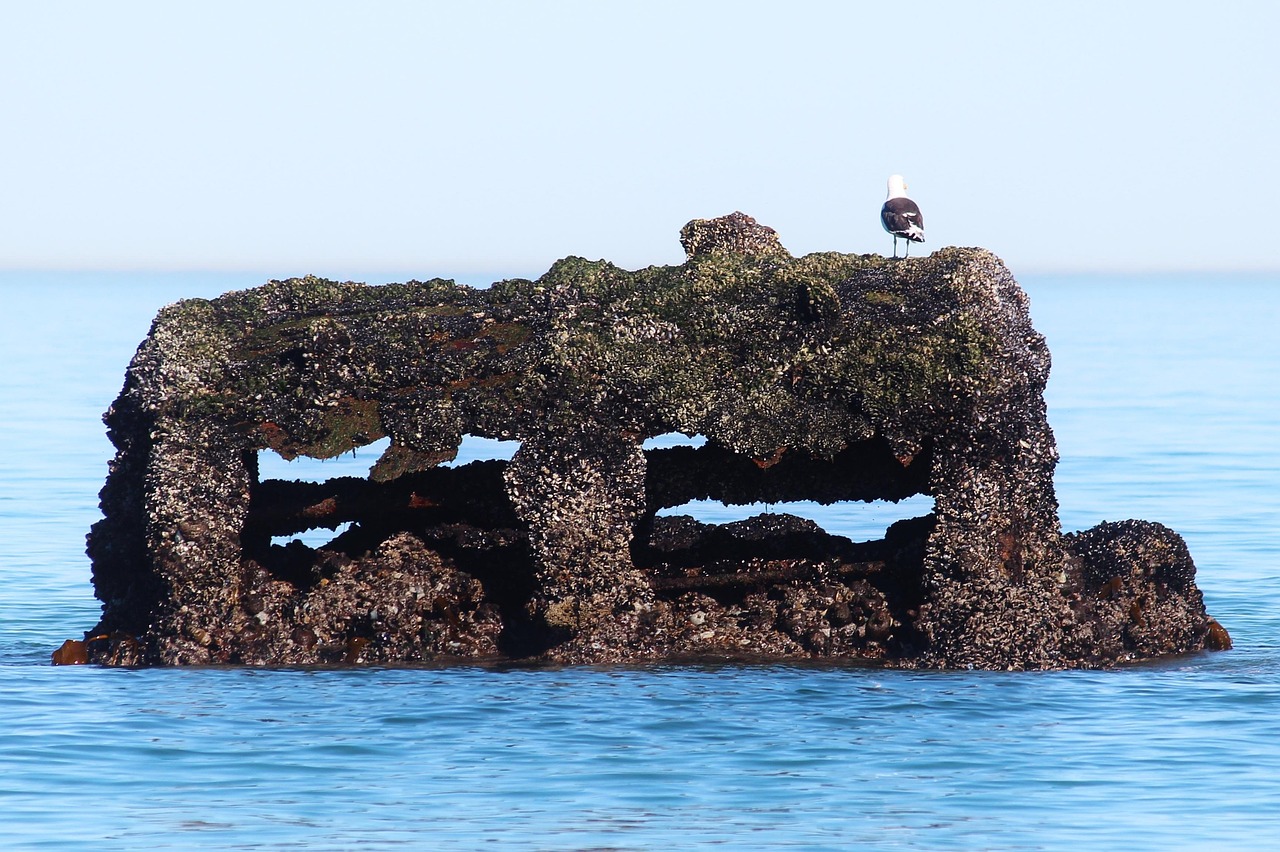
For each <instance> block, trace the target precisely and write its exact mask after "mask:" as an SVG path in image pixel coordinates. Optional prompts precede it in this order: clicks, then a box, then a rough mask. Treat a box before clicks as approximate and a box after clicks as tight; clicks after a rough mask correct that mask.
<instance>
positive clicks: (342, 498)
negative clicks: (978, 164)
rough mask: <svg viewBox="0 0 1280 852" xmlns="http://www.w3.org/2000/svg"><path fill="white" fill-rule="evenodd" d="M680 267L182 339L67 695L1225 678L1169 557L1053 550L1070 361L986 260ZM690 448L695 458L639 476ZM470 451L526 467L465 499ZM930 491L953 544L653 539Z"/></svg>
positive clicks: (114, 425) (110, 417)
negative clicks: (356, 668)
mask: <svg viewBox="0 0 1280 852" xmlns="http://www.w3.org/2000/svg"><path fill="white" fill-rule="evenodd" d="M680 237H681V242H682V244H683V246H684V248H685V251H686V254H687V260H686V261H685V262H684V263H683V264H681V265H678V266H654V267H649V268H645V269H639V270H635V271H628V270H624V269H621V268H618V267H617V266H614V265H613V264H610V263H608V262H606V261H588V260H584V259H581V258H576V257H570V258H566V259H564V260H561V261H559V262H557V263H556V264H554V265H553V266H552V267H551V269H550V270H548V271H547V272H546V274H544V275H542V276H541V277H540V278H538V279H536V280H526V279H512V280H504V281H498V282H496V283H494V284H493V285H492V286H491V287H489V288H487V289H476V288H470V287H466V286H462V285H458V284H456V283H454V282H452V281H447V280H431V281H411V282H408V283H403V284H388V285H383V286H366V285H363V284H358V283H340V282H334V281H328V280H323V279H318V278H303V279H293V280H288V281H271V282H269V283H267V284H265V285H263V286H261V287H257V288H254V289H250V290H245V291H240V292H234V293H228V294H226V295H224V296H221V297H219V298H216V299H212V300H203V299H190V300H185V301H181V302H178V303H176V304H173V305H170V306H168V307H166V308H164V309H163V310H161V311H160V313H159V315H158V316H157V317H156V319H155V322H154V324H153V326H152V328H151V331H150V333H149V334H148V336H147V338H146V339H145V340H144V341H143V342H142V344H141V346H140V347H139V348H138V351H137V354H136V355H135V356H134V358H133V361H132V363H131V364H130V365H129V368H128V371H127V374H126V377H125V383H124V388H123V390H122V391H121V393H120V396H119V398H118V399H116V401H115V402H114V403H113V404H112V405H111V408H110V410H109V411H108V412H107V414H106V415H105V418H104V419H105V422H106V424H107V426H108V429H109V436H110V439H111V441H112V443H113V444H114V446H115V448H116V454H115V457H114V459H113V460H112V461H111V463H110V467H109V473H108V476H107V480H106V484H105V486H104V488H103V489H102V492H101V500H102V504H101V505H102V511H103V518H102V520H100V521H99V522H98V523H97V524H95V525H94V527H93V529H92V531H91V533H90V535H89V538H88V553H89V556H90V558H91V560H92V566H93V583H94V587H95V592H96V595H97V597H98V598H99V599H100V600H101V601H102V604H103V611H102V618H101V621H100V623H99V624H97V625H96V626H95V627H93V628H92V629H90V630H88V631H87V632H86V634H85V637H84V639H83V640H74V641H68V642H67V643H66V644H65V645H64V646H63V647H62V648H61V649H59V651H58V652H56V653H55V655H54V657H55V662H62V663H67V662H95V663H100V664H107V665H120V666H136V665H193V664H224V663H229V664H246V665H325V664H358V663H370V664H395V663H450V662H459V661H461V662H485V661H531V662H550V663H568V664H578V663H632V662H652V661H684V660H752V661H755V660H768V661H777V660H787V661H792V660H840V661H857V662H865V663H870V664H876V665H890V666H897V667H916V668H956V667H976V668H984V669H1046V668H1067V667H1097V666H1106V665H1111V664H1115V663H1117V662H1123V661H1129V660H1137V659H1143V658H1151V657H1157V656H1163V655H1171V654H1181V653H1187V652H1192V651H1198V650H1202V649H1224V648H1227V647H1229V646H1230V638H1229V637H1228V635H1227V632H1226V631H1225V630H1224V629H1223V628H1222V627H1221V626H1220V625H1218V624H1217V622H1215V621H1214V620H1213V619H1212V618H1210V617H1209V616H1208V615H1207V614H1206V612H1205V607H1204V603H1203V600H1202V597H1201V593H1200V591H1199V589H1198V588H1197V587H1196V583H1195V571H1196V569H1195V565H1194V563H1193V562H1192V559H1191V557H1190V555H1189V553H1188V551H1187V547H1186V545H1185V543H1184V542H1183V540H1182V539H1181V538H1180V537H1179V536H1178V535H1177V534H1176V533H1175V532H1173V531H1172V530H1170V529H1168V528H1166V527H1163V526H1161V525H1159V524H1155V523H1149V522H1145V521H1121V522H1118V523H1107V524H1102V525H1100V526H1098V527H1096V528H1094V529H1091V530H1087V531H1084V532H1079V533H1072V534H1064V533H1063V532H1062V530H1061V528H1060V523H1059V519H1058V511H1057V500H1056V497H1055V494H1054V487H1053V473H1054V467H1055V464H1056V462H1057V450H1056V447H1055V443H1054V437H1053V433H1052V431H1051V430H1050V427H1049V424H1048V422H1047V419H1046V412H1045V404H1044V399H1043V391H1044V387H1045V382H1046V380H1047V378H1048V375H1049V366H1050V358H1049V352H1048V349H1047V348H1046V345H1045V341H1044V339H1043V337H1042V336H1041V335H1040V334H1039V333H1037V332H1036V330H1035V329H1034V328H1033V327H1032V324H1031V321H1030V317H1029V313H1028V300H1027V298H1026V296H1025V294H1024V293H1023V292H1022V290H1021V289H1020V288H1019V287H1018V285H1017V283H1016V282H1015V280H1014V278H1013V276H1012V275H1011V274H1010V272H1009V270H1008V269H1007V268H1006V267H1005V266H1004V264H1003V263H1002V262H1001V261H1000V260H999V259H998V258H997V257H996V256H994V255H993V254H991V253H990V252H988V251H985V250H982V249H970V248H945V249H942V250H939V251H937V252H935V253H933V254H932V255H931V256H929V257H926V258H920V259H916V258H912V259H910V260H890V259H887V258H884V257H882V256H878V255H850V254H841V253H835V252H823V253H816V254H809V255H805V256H803V257H794V256H792V255H791V254H790V253H789V252H788V251H787V250H786V249H785V248H784V247H783V245H782V244H781V242H780V241H779V239H778V236H777V234H776V233H775V232H774V231H773V230H772V229H770V228H767V227H765V226H763V225H760V224H758V223H756V222H755V221H754V220H753V219H751V218H750V217H748V216H745V215H743V214H740V213H735V214H732V215H729V216H725V217H721V218H718V219H711V220H695V221H693V222H690V223H689V224H688V225H686V226H685V227H684V229H683V230H682V231H681V235H680ZM671 433H682V434H684V435H689V436H694V435H698V436H703V437H704V438H705V443H703V444H702V445H701V446H696V447H695V446H677V447H671V448H667V449H648V450H646V449H645V448H644V444H645V442H646V440H647V439H650V438H654V437H655V436H661V435H667V434H671ZM464 435H477V436H485V437H490V438H496V439H503V440H509V441H517V442H519V449H518V450H517V451H516V452H515V455H514V457H512V458H511V459H510V461H500V460H488V461H478V462H473V463H471V464H465V465H461V466H456V467H450V466H442V463H443V462H446V461H449V460H451V459H453V458H454V456H455V454H456V453H457V450H458V447H459V444H460V442H461V440H462V438H463V436H464ZM384 437H389V439H390V443H389V446H388V448H387V449H386V451H385V452H384V453H382V454H381V457H380V458H378V459H377V460H376V463H374V464H373V466H372V468H371V470H370V472H369V475H368V476H367V477H364V478H355V477H347V478H337V479H331V480H330V481H328V482H322V483H304V482H287V481H281V480H262V479H260V477H259V473H258V458H259V453H261V452H264V451H274V452H276V453H279V454H280V455H282V456H284V457H285V458H294V457H297V456H311V457H315V458H331V457H334V456H337V455H340V454H343V453H347V452H350V451H352V450H353V448H357V447H361V446H364V445H367V444H369V443H371V442H374V441H377V440H380V439H382V438H384ZM916 494H924V495H929V496H931V497H932V499H933V503H934V505H933V511H932V512H931V513H929V514H928V515H926V516H924V517H920V518H916V519H912V520H905V521H900V522H897V523H895V524H893V525H892V526H891V527H890V528H889V529H887V530H886V531H885V534H884V536H883V537H882V538H879V539H876V540H872V541H853V540H851V539H849V538H845V537H841V536H838V535H833V534H829V533H827V532H826V531H824V530H823V529H821V528H820V527H819V526H818V525H817V524H814V523H813V522H811V521H806V520H802V519H800V518H797V517H793V516H790V515H787V514H780V513H773V512H767V513H765V514H762V515H759V516H757V517H755V518H752V519H749V520H745V521H739V522H737V523H732V524H723V525H713V524H706V523H700V522H698V521H696V520H694V519H692V518H690V517H687V516H682V515H669V514H660V512H661V511H662V510H664V509H667V510H670V509H671V508H672V507H679V506H682V505H684V504H686V503H688V502H689V501H691V500H695V499H710V500H718V501H722V502H724V503H727V504H750V503H755V502H765V503H773V504H782V503H785V502H787V501H793V500H814V501H818V502H820V503H824V504H834V503H845V502H852V501H872V500H895V501H896V500H901V499H902V498H905V497H908V496H910V495H916ZM345 524H349V525H350V526H349V528H347V529H346V530H345V532H342V533H341V534H340V535H337V536H336V537H335V538H334V539H333V540H332V541H331V542H329V543H328V544H326V545H324V546H321V547H317V548H312V547H308V546H306V545H303V544H302V543H300V542H297V541H294V542H291V543H290V544H287V545H281V544H278V543H273V538H274V539H280V538H281V537H288V536H291V535H293V534H296V533H299V532H301V531H304V530H308V529H313V528H321V527H325V528H329V529H336V528H338V527H339V526H340V525H345Z"/></svg>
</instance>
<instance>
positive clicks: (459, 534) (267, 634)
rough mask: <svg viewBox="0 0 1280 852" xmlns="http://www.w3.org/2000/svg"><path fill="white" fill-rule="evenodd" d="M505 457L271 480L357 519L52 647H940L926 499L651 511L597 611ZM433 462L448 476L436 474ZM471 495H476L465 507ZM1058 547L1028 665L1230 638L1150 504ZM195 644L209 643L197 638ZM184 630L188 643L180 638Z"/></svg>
mask: <svg viewBox="0 0 1280 852" xmlns="http://www.w3.org/2000/svg"><path fill="white" fill-rule="evenodd" d="M662 452H666V451H658V453H662ZM504 467H505V463H504V462H500V461H486V462H474V463H472V464H470V465H465V466H463V467H460V468H442V469H439V470H437V471H431V472H428V473H426V474H419V475H417V477H416V478H411V481H410V482H401V483H400V484H399V486H397V487H394V488H392V487H384V489H383V493H382V494H380V495H375V494H371V493H367V492H370V491H375V490H378V489H377V486H373V485H372V484H370V483H367V482H364V481H362V480H334V481H331V482H330V483H322V484H310V483H284V482H278V481H271V482H269V483H264V487H265V488H267V489H268V490H273V491H274V492H275V493H274V495H273V497H274V499H273V501H272V502H271V503H269V504H268V505H270V506H272V507H273V509H274V511H275V513H276V519H277V524H278V523H279V522H280V518H281V517H282V515H281V514H280V513H281V512H283V511H284V509H283V508H282V507H290V508H291V510H292V511H301V512H304V513H305V512H310V513H311V514H312V515H314V514H316V512H317V511H318V509H317V508H316V507H333V506H336V505H338V503H339V501H341V502H342V504H343V505H346V506H348V507H351V506H354V505H356V504H357V503H361V502H362V503H363V508H362V509H361V514H362V515H363V516H364V517H365V518H366V520H364V521H363V522H362V523H360V524H359V525H357V526H354V527H352V528H351V529H349V530H348V531H346V532H344V533H342V534H341V535H339V536H337V537H336V538H335V539H333V540H332V541H331V542H330V543H328V544H326V545H324V546H321V547H319V548H315V549H313V548H311V547H308V546H306V545H304V544H303V543H302V542H301V541H297V540H294V541H291V542H290V543H289V544H287V545H279V544H267V543H264V542H261V541H260V542H259V544H258V545H256V546H255V547H254V548H253V550H252V555H248V556H246V558H245V559H244V561H243V565H242V576H241V577H240V592H239V594H238V599H237V601H236V605H235V606H233V607H230V608H228V610H227V611H226V615H225V617H224V619H223V621H222V622H221V623H220V624H219V625H218V626H217V628H216V629H214V630H209V629H203V628H202V629H201V630H200V631H198V632H197V631H194V630H190V629H185V630H184V629H183V627H182V622H181V620H180V619H178V620H174V621H173V622H171V623H173V624H174V625H175V627H177V632H176V634H175V635H171V636H167V637H165V636H162V635H159V634H157V633H155V632H154V631H153V632H152V634H151V635H149V636H144V637H138V636H135V635H133V634H130V633H127V632H124V631H121V630H115V631H108V630H104V628H105V627H106V625H100V626H99V628H98V629H97V630H95V631H90V633H89V634H88V635H87V638H86V640H85V641H73V642H68V643H67V644H66V645H64V646H63V648H62V649H60V650H59V651H58V652H57V653H56V654H55V661H56V662H59V663H78V662H94V663H101V664H105V665H112V666H143V665H153V664H165V663H190V662H203V663H223V664H239V665H256V666H263V665H271V666H273V665H346V664H413V663H442V662H444V663H448V662H470V663H495V662H523V663H543V662H547V663H556V664H599V663H645V662H658V661H667V662H671V661H679V662H707V661H742V662H752V663H757V662H765V661H774V662H781V661H785V662H799V661H821V660H827V661H836V660H839V661H856V662H860V663H864V664H872V665H884V666H891V667H901V668H915V667H919V666H936V665H937V663H936V662H934V661H931V660H929V659H928V658H927V657H926V656H924V655H923V654H922V652H923V651H924V650H925V649H926V648H927V646H928V638H927V636H926V635H925V633H924V631H923V630H922V629H921V627H920V626H919V625H918V623H917V622H918V620H919V618H920V614H921V608H922V605H923V604H924V603H925V601H926V597H927V596H926V592H925V589H924V578H925V568H924V563H925V559H924V557H925V551H926V548H927V546H928V539H929V534H930V533H931V532H932V531H933V528H934V526H935V523H936V519H935V518H934V517H933V516H932V515H927V516H924V517H919V518H915V519H912V520H905V521H899V522H897V523H895V524H894V525H892V526H891V527H890V528H889V529H888V530H887V532H886V535H885V537H884V538H883V539H881V540H876V541H865V542H855V541H852V540H850V539H848V538H845V537H842V536H837V535H831V534H828V533H827V532H825V531H823V530H822V529H821V528H820V527H819V526H818V525H817V524H815V523H814V522H813V521H810V520H807V519H803V518H799V517H796V516H794V515H787V514H769V513H766V514H761V515H757V516H755V517H753V518H749V519H747V520H743V521H738V522H734V523H727V524H721V525H715V524H706V523H701V522H699V521H697V520H695V519H693V518H692V517H689V516H685V515H673V516H649V517H647V518H645V519H644V521H643V522H642V523H641V524H640V525H639V528H638V530H637V535H636V537H635V539H634V540H633V542H632V553H633V558H634V561H635V565H636V566H637V568H638V569H639V570H640V571H641V572H642V573H643V574H644V577H645V579H646V582H647V583H648V584H649V586H650V587H651V589H652V597H651V598H650V599H648V600H646V601H645V603H644V604H643V605H641V606H633V607H622V608H614V609H613V610H612V611H610V612H608V613H600V612H596V613H592V614H590V616H589V617H584V615H583V613H582V612H581V611H577V612H566V613H561V614H560V615H559V619H560V621H559V623H557V622H556V621H555V620H554V619H548V618H546V617H545V615H541V616H540V615H539V613H538V608H537V607H536V605H535V603H534V600H535V596H536V590H537V587H538V581H537V578H536V576H535V573H534V571H533V570H532V567H531V566H532V560H531V557H530V551H529V543H528V540H527V537H526V534H525V533H524V531H523V530H522V529H521V528H520V525H519V523H518V521H517V520H516V518H515V516H514V513H512V512H511V511H510V508H509V506H507V507H506V508H505V511H504V510H503V509H502V508H501V507H503V505H504V503H505V501H504V499H503V496H502V494H501V491H500V487H499V486H500V483H501V478H502V471H503V468H504ZM433 474H434V476H433ZM433 478H434V479H438V480H440V482H438V483H435V484H434V485H428V483H427V480H430V479H433ZM486 486H487V488H486ZM443 490H448V491H449V492H451V493H452V494H454V495H455V496H456V498H457V499H455V502H454V503H453V505H452V506H451V507H450V508H449V509H448V510H442V509H441V508H440V507H439V505H438V504H434V502H433V501H432V500H430V499H429V498H424V497H423V496H422V495H423V494H433V493H439V492H441V491H443ZM357 491H364V492H366V493H364V494H362V495H357V494H355V493H354V492H357ZM486 491H487V492H488V494H487V496H485V492H486ZM415 503H416V504H417V505H414V504H415ZM466 505H469V506H470V507H471V508H472V511H470V512H462V511H460V510H459V507H460V506H466ZM494 507H499V509H498V510H497V511H495V509H494ZM374 518H377V519H378V520H376V521H375V520H373V519H374ZM258 522H259V523H264V524H265V523H266V522H267V521H266V519H259V521H258ZM259 537H261V536H259ZM1064 545H1065V549H1066V553H1067V559H1066V560H1065V562H1064V569H1063V572H1062V577H1061V586H1062V592H1063V595H1064V599H1065V600H1066V601H1067V602H1068V604H1069V608H1070V610H1071V612H1072V614H1073V618H1072V619H1071V621H1070V622H1069V624H1066V625H1064V627H1066V628H1068V633H1069V635H1068V639H1067V641H1066V642H1063V643H1061V644H1057V643H1055V644H1054V645H1053V647H1049V648H1042V649H1038V652H1037V657H1038V658H1040V659H1043V660H1046V661H1047V662H1046V663H1045V664H1041V665H1039V666H1037V667H1038V668H1093V667H1101V666H1109V665H1113V664H1115V663H1118V662H1125V661H1132V660H1139V659H1148V658H1153V657H1160V656H1167V655H1173V654H1180V653H1185V652H1188V651H1191V650H1198V649H1213V650H1224V649H1226V648H1229V647H1230V638H1229V637H1228V635H1227V633H1226V631H1225V630H1224V629H1223V628H1222V627H1221V626H1220V625H1219V624H1218V623H1217V622H1216V621H1214V620H1213V619H1212V618H1210V617H1209V616H1208V615H1207V614H1206V612H1205V609H1204V605H1203V601H1202V599H1201V596H1200V592H1199V590H1198V589H1196V587H1195V584H1194V576H1195V569H1194V565H1193V564H1192V563H1191V559H1190V555H1189V554H1188V552H1187V548H1186V546H1185V544H1184V543H1183V541H1182V539H1181V538H1180V537H1179V536H1178V535H1177V534H1176V533H1174V532H1173V531H1171V530H1169V529H1168V528H1166V527H1163V526H1161V525H1159V524H1153V523H1148V522H1144V521H1126V522H1123V523H1109V524H1102V525H1099V526H1098V527H1095V528H1093V529H1092V530H1088V531H1086V532H1083V533H1077V534H1073V535H1068V536H1066V537H1064ZM115 615H116V617H117V618H119V619H120V620H121V621H125V622H127V621H129V620H131V619H129V618H128V617H127V615H126V614H123V613H119V612H117V613H115ZM121 616H126V617H123V618H122V617H121ZM142 616H143V614H142V613H138V614H136V615H135V618H137V619H139V620H140V618H141V617H142ZM192 646H196V647H198V648H199V649H200V650H204V651H209V652H211V653H210V654H209V656H208V657H201V656H198V654H199V651H195V648H192ZM184 647H186V648H191V650H192V651H195V654H196V655H193V656H192V657H187V658H183V657H182V656H177V655H174V654H173V650H172V649H175V648H184ZM163 648H168V649H170V650H169V651H167V652H166V651H163V650H160V649H163ZM1023 653H1025V649H1023ZM1006 667H1014V666H1006Z"/></svg>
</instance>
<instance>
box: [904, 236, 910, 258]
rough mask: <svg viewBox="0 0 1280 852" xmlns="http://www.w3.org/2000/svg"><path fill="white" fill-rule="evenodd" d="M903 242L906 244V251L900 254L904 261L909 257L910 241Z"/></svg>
mask: <svg viewBox="0 0 1280 852" xmlns="http://www.w3.org/2000/svg"><path fill="white" fill-rule="evenodd" d="M904 242H905V243H906V244H907V250H906V251H905V252H903V253H902V256H903V258H904V259H905V258H908V257H911V240H904Z"/></svg>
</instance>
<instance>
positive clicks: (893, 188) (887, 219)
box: [880, 175, 924, 257]
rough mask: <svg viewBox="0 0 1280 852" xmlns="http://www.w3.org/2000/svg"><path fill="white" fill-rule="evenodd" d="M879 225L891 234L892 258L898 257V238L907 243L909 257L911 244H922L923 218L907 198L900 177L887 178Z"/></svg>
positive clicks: (903, 181) (913, 203)
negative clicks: (886, 190) (885, 196)
mask: <svg viewBox="0 0 1280 852" xmlns="http://www.w3.org/2000/svg"><path fill="white" fill-rule="evenodd" d="M880 224H882V225H884V229H885V230H886V231H888V232H889V233H891V234H893V256H894V257H897V256H898V237H902V238H903V239H904V240H906V241H907V253H906V254H905V255H904V257H910V256H911V244H912V243H922V242H924V216H923V215H922V214H921V213H920V208H919V207H917V206H916V203H915V202H914V201H912V200H911V199H910V198H907V182H906V181H905V180H903V179H902V175H892V176H891V177H890V178H889V197H888V198H886V199H885V202H884V206H883V207H881V208H880Z"/></svg>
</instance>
